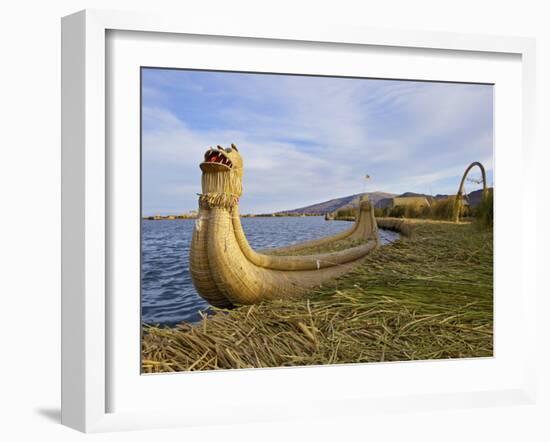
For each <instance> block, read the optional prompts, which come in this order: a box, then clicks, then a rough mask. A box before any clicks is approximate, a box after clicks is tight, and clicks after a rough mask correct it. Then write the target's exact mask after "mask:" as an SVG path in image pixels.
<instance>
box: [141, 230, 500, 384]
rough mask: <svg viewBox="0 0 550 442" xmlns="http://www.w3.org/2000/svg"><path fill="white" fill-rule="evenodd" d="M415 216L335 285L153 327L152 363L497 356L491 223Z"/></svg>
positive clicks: (146, 364)
mask: <svg viewBox="0 0 550 442" xmlns="http://www.w3.org/2000/svg"><path fill="white" fill-rule="evenodd" d="M411 222H412V223H413V224H414V229H413V232H414V234H413V235H412V236H411V237H410V238H408V239H401V240H399V241H396V242H394V243H393V244H391V245H388V246H384V247H382V248H381V249H379V250H377V251H376V252H374V253H373V254H371V255H370V256H369V257H368V259H367V261H366V262H365V263H364V264H362V265H361V266H360V267H359V268H357V269H356V270H354V271H353V272H351V273H349V274H347V275H345V276H344V277H341V278H340V279H338V281H337V287H336V289H335V288H324V289H320V290H317V291H315V292H312V295H311V297H310V298H309V299H300V300H286V301H272V302H264V303H261V304H258V305H254V306H243V307H240V308H237V309H234V310H231V311H227V312H226V313H218V314H214V315H212V316H208V317H205V318H204V319H203V320H202V321H201V322H200V323H199V324H196V325H193V326H192V325H188V324H181V325H180V326H178V327H176V328H156V327H144V334H143V341H142V370H143V372H144V373H156V372H169V371H183V370H214V369H229V368H245V367H280V366H295V365H318V364H334V363H350V362H354V363H358V362H376V361H401V360H418V359H443V358H463V357H479V356H491V355H492V354H493V233H492V229H480V228H479V227H476V226H474V225H472V224H453V223H448V222H434V221H426V220H414V221H411Z"/></svg>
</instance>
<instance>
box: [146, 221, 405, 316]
mask: <svg viewBox="0 0 550 442" xmlns="http://www.w3.org/2000/svg"><path fill="white" fill-rule="evenodd" d="M242 225H243V229H244V231H245V233H246V236H247V238H248V241H249V242H250V245H251V246H252V247H253V248H254V249H265V248H268V247H281V246H285V245H288V244H292V243H296V242H302V241H307V240H309V239H315V238H319V237H321V236H326V235H331V234H334V233H338V232H341V231H342V230H345V229H348V228H349V227H350V225H351V224H350V223H347V222H343V221H325V219H324V217H322V216H307V217H280V218H279V217H274V218H243V219H242ZM194 226H195V220H187V219H182V220H163V221H149V220H144V221H143V222H142V227H141V231H142V239H141V241H142V254H143V256H142V279H141V293H142V294H141V296H142V299H141V314H142V320H143V322H145V323H147V324H161V325H174V324H176V323H179V322H182V321H186V322H196V321H198V320H199V319H200V315H199V313H198V312H199V310H202V311H205V310H208V307H209V304H208V303H207V302H206V301H205V300H203V299H202V298H201V297H200V296H199V295H198V293H197V292H196V291H195V287H194V286H193V282H192V281H191V274H190V273H189V247H190V245H191V237H192V235H193V228H194ZM398 237H399V235H398V234H397V233H395V232H390V231H388V230H382V229H381V230H380V238H381V240H382V244H387V243H389V242H392V241H394V240H395V239H397V238H398Z"/></svg>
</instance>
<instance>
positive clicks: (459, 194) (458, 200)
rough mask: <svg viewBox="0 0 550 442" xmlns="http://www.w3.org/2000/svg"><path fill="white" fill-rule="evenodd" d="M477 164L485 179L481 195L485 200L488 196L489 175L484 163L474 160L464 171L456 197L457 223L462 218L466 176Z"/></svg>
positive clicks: (454, 216)
mask: <svg viewBox="0 0 550 442" xmlns="http://www.w3.org/2000/svg"><path fill="white" fill-rule="evenodd" d="M476 166H477V167H479V170H480V171H481V178H482V180H483V193H482V196H481V197H482V199H483V200H485V198H487V175H486V174H485V167H483V164H481V163H480V162H479V161H474V162H473V163H471V164H470V165H469V166H468V167H467V168H466V170H465V171H464V175H462V180H460V186H459V187H458V192H457V194H456V197H455V204H454V209H453V219H454V221H455V223H457V222H458V221H459V219H460V203H461V201H462V197H463V196H464V181H466V177H467V176H468V173H469V172H470V170H472V169H473V168H474V167H476Z"/></svg>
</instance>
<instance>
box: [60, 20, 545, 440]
mask: <svg viewBox="0 0 550 442" xmlns="http://www.w3.org/2000/svg"><path fill="white" fill-rule="evenodd" d="M111 31H120V32H154V33H161V34H162V35H180V36H185V35H194V36H197V35H198V36H218V37H221V38H227V39H229V38H246V39H262V40H263V39H269V40H271V41H274V42H277V41H285V42H286V43H287V44H289V43H290V44H293V42H296V44H298V43H299V42H309V43H311V44H315V43H319V44H327V43H328V44H338V45H340V46H339V47H342V48H344V47H346V46H350V45H351V46H355V47H356V46H363V45H365V46H376V47H377V48H379V49H380V50H381V51H383V50H384V48H387V49H389V48H395V47H397V48H403V49H404V50H407V49H429V50H437V51H442V53H443V52H445V51H456V52H464V51H467V52H469V53H475V54H476V56H478V57H480V58H483V56H484V54H510V55H515V56H517V57H520V58H521V60H520V63H521V106H522V111H521V121H518V122H517V124H518V125H520V126H521V150H520V151H518V152H519V153H520V155H521V159H522V163H523V165H522V167H523V169H522V171H523V173H524V174H528V173H529V172H530V171H531V170H534V164H533V162H534V127H533V124H534V123H533V122H534V120H535V118H534V106H535V98H534V97H535V78H534V76H535V67H534V63H535V44H534V40H532V39H528V38H518V37H492V36H479V35H464V34H451V33H427V32H415V31H388V30H375V29H362V28H347V27H343V26H332V27H330V28H327V27H316V26H314V25H308V26H307V27H301V28H293V27H291V26H287V25H282V24H280V23H278V24H276V25H274V26H273V27H271V28H267V27H265V26H261V27H260V26H257V25H255V24H254V23H246V22H245V21H244V20H243V22H242V23H239V24H238V25H236V24H235V23H234V22H232V23H227V24H222V23H209V22H207V21H203V20H197V19H195V18H193V17H189V18H184V19H182V17H177V18H175V17H165V16H153V15H151V14H137V13H136V14H133V13H123V12H112V11H99V10H91V11H90V10H87V11H81V12H78V13H76V14H73V15H70V16H67V17H64V18H63V20H62V56H63V58H62V124H63V127H62V423H63V424H65V425H67V426H70V427H73V428H76V429H78V430H80V431H85V432H97V431H110V430H122V429H138V428H156V427H167V426H186V425H200V424H207V423H209V422H210V420H211V416H206V415H205V414H204V413H202V411H201V409H200V408H199V409H198V410H197V412H196V413H190V412H189V410H187V411H186V410H178V409H175V408H174V409H172V410H166V409H163V410H150V411H144V410H142V411H131V412H127V411H120V412H119V411H112V410H109V409H110V407H109V399H108V397H109V392H110V389H112V388H113V385H112V384H111V383H110V376H109V370H110V364H111V360H112V358H113V355H112V353H111V348H110V345H109V339H108V334H109V330H108V329H109V327H111V325H112V321H113V317H111V311H110V303H109V299H108V293H107V292H108V290H107V289H108V284H109V281H108V271H107V265H108V262H107V261H108V256H107V255H108V244H109V242H110V241H112V239H113V238H112V237H110V235H111V234H112V233H113V231H112V230H110V229H109V227H108V226H109V217H110V212H111V209H112V206H111V204H112V199H111V196H110V194H109V192H110V187H109V182H108V181H109V174H108V173H107V171H108V168H109V164H108V163H109V155H108V133H107V131H106V121H107V119H108V117H109V109H108V106H107V103H108V100H107V94H108V93H109V89H108V81H107V80H108V79H107V78H106V74H105V73H106V72H107V70H106V67H107V63H109V60H108V59H107V56H108V55H109V52H108V50H107V41H106V38H107V37H106V36H107V33H108V32H111ZM157 35H158V34H157ZM111 55H112V54H111ZM518 149H519V146H518ZM518 192H520V196H521V198H522V202H523V203H522V204H523V206H522V207H524V208H525V210H521V213H520V214H519V217H520V218H521V219H519V218H518V222H519V221H521V220H524V219H525V220H527V219H529V218H530V217H534V216H535V215H536V214H535V213H534V207H535V198H536V194H535V192H533V191H532V189H530V190H529V192H527V191H526V190H522V189H520V190H518ZM497 204H498V203H497ZM497 219H498V218H497ZM497 222H498V221H497ZM518 234H520V235H521V251H520V253H521V258H522V263H523V264H524V265H522V266H521V281H522V282H521V303H520V305H521V308H522V309H523V315H522V316H521V318H520V319H519V321H520V323H521V326H522V329H523V330H524V332H525V335H524V336H532V335H533V334H534V333H535V316H536V287H535V279H536V278H535V275H534V273H535V266H531V267H530V266H527V265H525V259H524V258H525V256H527V255H528V254H531V256H535V255H536V253H534V251H535V232H533V231H532V232H529V231H528V230H527V229H521V230H520V233H518ZM497 250H498V247H497ZM525 342H526V344H525V345H524V347H525V348H524V349H523V350H524V351H523V352H522V353H521V355H518V358H519V359H520V363H521V365H522V367H523V368H522V373H523V375H522V376H521V382H519V384H518V382H516V381H517V379H514V380H513V381H512V380H511V381H510V383H509V384H508V385H504V386H502V387H501V388H493V389H489V390H483V389H481V388H479V387H476V388H474V389H472V390H471V391H463V392H461V393H453V394H451V393H446V392H444V391H441V392H437V391H431V392H429V393H426V394H423V395H422V394H412V395H407V394H404V395H395V394H392V395H387V396H384V395H382V396H380V395H379V396H378V397H376V398H373V397H367V396H361V395H359V396H356V397H349V396H346V395H344V394H342V395H341V397H338V395H337V394H336V393H335V394H334V395H333V396H331V397H327V398H326V399H325V400H320V399H315V400H314V401H312V405H313V406H312V407H309V408H303V407H300V406H296V407H287V410H286V411H285V410H283V409H282V408H281V407H279V406H277V404H274V405H273V406H272V407H263V408H259V407H257V406H256V405H255V404H254V403H250V404H248V405H247V404H240V407H241V409H242V410H243V411H247V410H248V414H246V413H244V414H243V416H245V417H244V418H243V419H242V421H254V420H265V419H270V420H271V419H274V418H275V419H278V418H280V419H282V418H285V417H289V416H293V417H307V416H323V415H329V414H331V415H334V407H332V409H331V407H330V404H331V403H332V404H333V405H334V404H336V403H337V404H338V406H337V409H338V411H337V413H339V414H362V413H369V412H370V411H373V410H378V411H380V409H383V410H385V411H388V412H392V411H399V410H410V409H426V408H428V409H431V408H434V409H435V408H456V407H469V406H487V405H498V404H503V403H532V401H533V400H534V396H535V391H536V383H535V375H534V372H535V367H534V365H533V364H534V363H533V362H532V361H533V359H532V358H531V357H530V354H532V353H533V352H534V349H533V348H532V347H531V346H532V345H534V344H533V343H534V342H535V340H534V339H530V340H529V339H526V341H525ZM137 345H138V344H137V343H136V346H137ZM497 357H498V356H497ZM420 364H421V363H420ZM423 369H424V368H423V367H422V366H421V365H420V366H418V367H417V368H416V370H417V371H422V370H423ZM458 369H459V370H460V369H462V368H460V367H459V368H458ZM275 370H277V369H275ZM308 370H319V368H308ZM353 370H354V373H355V374H354V375H355V376H357V373H358V371H360V370H362V366H355V367H354V368H353ZM251 373H252V372H251V371H241V374H238V375H237V376H239V377H240V378H241V379H243V378H247V377H248V378H251V377H252V376H256V375H253V374H251ZM270 373H271V374H270ZM273 373H274V371H271V372H264V373H263V374H261V375H260V376H259V377H256V378H255V382H257V383H259V384H256V385H262V383H266V379H268V378H269V376H273ZM296 373H298V371H296ZM211 375H212V374H210V376H211ZM215 376H216V378H215V379H216V381H217V382H218V383H219V382H221V384H223V376H225V377H228V376H230V375H229V374H228V373H216V374H215ZM231 376H233V377H232V380H235V377H234V375H233V374H231ZM169 378H170V376H168V377H165V380H164V381H163V382H164V383H165V384H166V383H168V384H169V383H170V382H172V381H171V380H170V379H169ZM202 379H205V378H202ZM194 380H195V382H197V383H200V382H201V380H199V378H194ZM436 390H437V389H436ZM218 413H219V416H218V418H217V422H220V421H221V422H223V421H225V422H235V421H236V418H235V417H234V415H233V416H231V415H229V414H228V415H227V416H226V417H225V420H224V416H223V413H222V412H221V411H218Z"/></svg>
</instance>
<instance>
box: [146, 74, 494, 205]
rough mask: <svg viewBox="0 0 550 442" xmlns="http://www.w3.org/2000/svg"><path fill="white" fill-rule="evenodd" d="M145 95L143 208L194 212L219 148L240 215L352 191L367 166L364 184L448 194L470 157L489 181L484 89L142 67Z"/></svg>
mask: <svg viewBox="0 0 550 442" xmlns="http://www.w3.org/2000/svg"><path fill="white" fill-rule="evenodd" d="M142 100H143V104H142V106H143V108H142V131H143V133H142V167H143V170H142V172H143V173H142V180H143V182H142V191H143V194H142V198H143V214H144V215H152V214H157V213H158V214H177V213H182V212H187V211H189V210H194V209H196V207H197V193H199V192H200V190H201V188H200V175H201V172H200V169H199V163H200V162H201V161H202V158H203V154H204V151H205V150H206V149H207V148H208V147H209V146H215V145H217V144H220V145H222V146H229V145H230V144H231V143H234V144H236V145H237V146H238V147H239V152H240V153H241V154H242V156H243V160H244V180H243V185H244V193H243V196H242V198H241V212H242V213H261V212H271V211H278V210H285V209H293V208H297V207H300V206H306V205H309V204H314V203H317V202H321V201H325V200H328V199H331V198H337V197H341V196H346V195H350V194H354V193H360V192H362V191H363V188H364V186H365V180H364V176H365V174H368V175H370V177H371V178H370V180H368V181H367V183H366V191H376V190H379V191H386V192H394V193H402V192H419V193H430V194H436V193H449V194H451V193H456V190H457V187H458V184H459V181H460V178H461V175H462V173H463V171H464V169H465V168H466V166H467V165H468V164H469V163H471V162H472V161H481V162H482V163H483V164H484V165H485V167H486V168H487V171H488V180H489V184H490V185H492V183H493V87H492V86H489V85H473V84H453V83H434V82H415V81H396V80H371V79H348V78H333V77H307V76H289V75H264V74H242V73H229V72H205V71H186V70H167V69H152V68H147V69H143V71H142ZM476 174H478V172H477V171H475V172H473V175H472V176H473V177H474V178H475V177H476ZM479 187H480V185H476V184H474V183H467V188H466V190H467V191H471V190H475V189H476V188H479Z"/></svg>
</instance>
